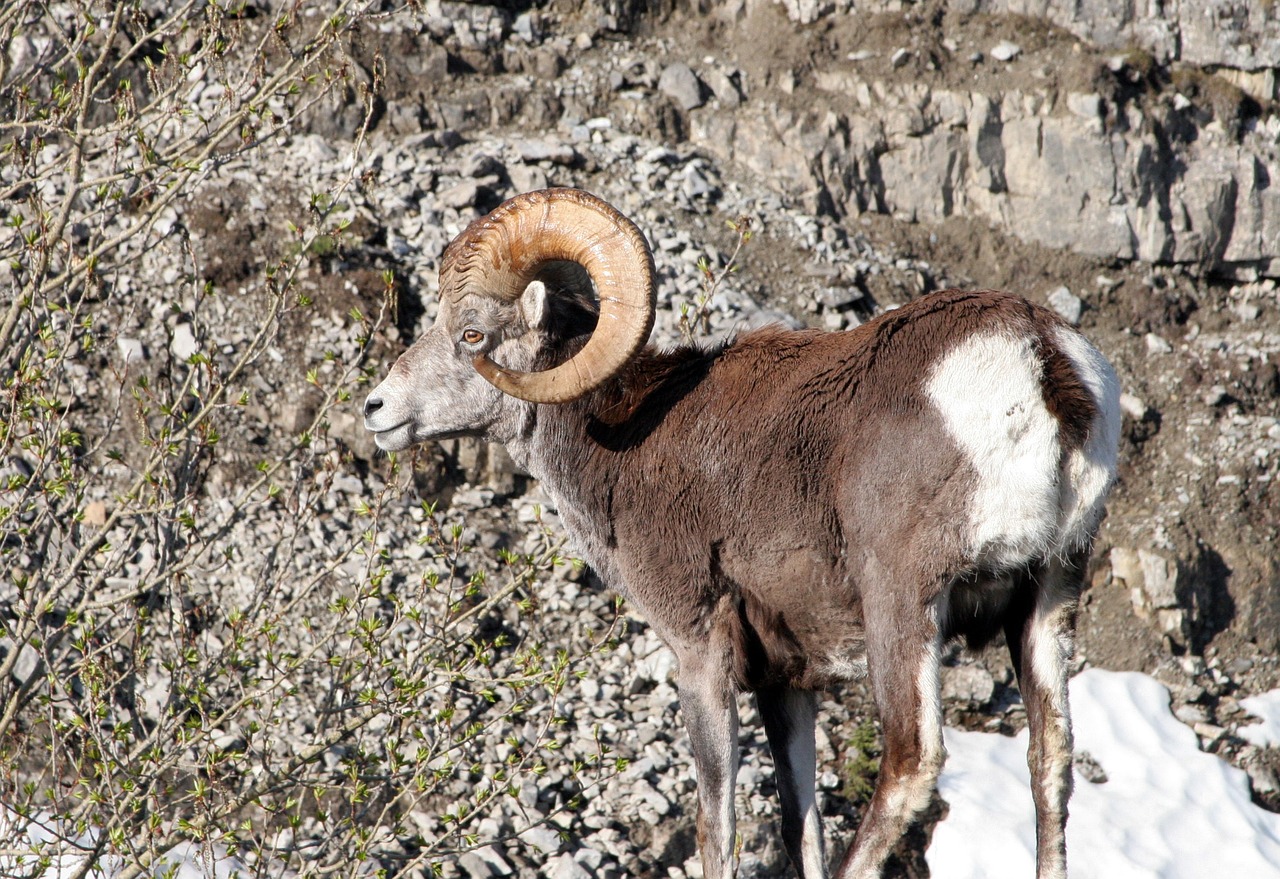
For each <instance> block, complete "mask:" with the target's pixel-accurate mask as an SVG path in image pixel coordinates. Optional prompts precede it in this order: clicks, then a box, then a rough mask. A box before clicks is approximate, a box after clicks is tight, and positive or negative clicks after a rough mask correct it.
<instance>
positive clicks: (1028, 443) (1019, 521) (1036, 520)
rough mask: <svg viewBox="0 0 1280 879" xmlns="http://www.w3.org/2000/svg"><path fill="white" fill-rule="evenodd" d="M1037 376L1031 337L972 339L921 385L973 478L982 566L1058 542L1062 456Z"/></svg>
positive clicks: (974, 529) (1022, 557)
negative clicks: (1056, 538)
mask: <svg viewBox="0 0 1280 879" xmlns="http://www.w3.org/2000/svg"><path fill="white" fill-rule="evenodd" d="M1042 371H1043V366H1042V364H1041V361H1040V358H1039V357H1038V356H1037V355H1036V351H1035V349H1034V348H1033V346H1032V340H1031V339H1030V338H1018V337H1012V336H1008V335H983V336H973V337H970V338H968V339H966V340H964V341H963V342H961V343H960V344H959V345H957V346H956V347H955V348H954V349H953V350H951V351H950V352H948V353H947V355H946V356H945V357H943V358H942V360H941V361H940V362H939V363H938V364H937V366H935V367H934V370H933V374H932V375H931V376H930V378H929V381H928V383H927V384H926V390H927V392H928V394H929V397H930V399H931V400H932V401H933V403H934V405H935V406H937V408H938V411H939V412H940V413H941V414H942V417H943V420H944V421H945V423H946V426H947V431H948V433H950V434H951V437H952V439H954V440H955V441H956V443H957V444H958V445H959V446H960V448H961V449H963V450H964V452H965V453H966V454H967V455H968V457H969V460H970V462H971V463H972V464H973V469H974V471H975V472H976V474H977V486H976V489H975V491H974V497H973V503H972V506H971V508H970V512H969V518H970V521H969V549H970V551H971V552H972V553H973V555H974V558H975V559H976V560H978V561H979V562H981V563H984V564H990V565H995V566H1005V565H1010V566H1012V565H1019V564H1024V563H1026V562H1027V561H1029V560H1030V559H1033V558H1035V557H1037V556H1042V555H1044V553H1045V552H1046V550H1048V549H1049V548H1050V547H1053V546H1054V544H1055V543H1056V542H1057V541H1056V540H1055V537H1056V536H1057V532H1058V526H1059V517H1060V515H1061V513H1060V510H1059V491H1058V484H1059V465H1060V463H1061V461H1060V458H1061V452H1060V446H1059V443H1058V422H1057V419H1055V418H1054V417H1053V415H1052V414H1051V413H1050V412H1049V410H1048V408H1046V407H1045V404H1044V397H1043V394H1042V393H1041V389H1040V377H1041V374H1042Z"/></svg>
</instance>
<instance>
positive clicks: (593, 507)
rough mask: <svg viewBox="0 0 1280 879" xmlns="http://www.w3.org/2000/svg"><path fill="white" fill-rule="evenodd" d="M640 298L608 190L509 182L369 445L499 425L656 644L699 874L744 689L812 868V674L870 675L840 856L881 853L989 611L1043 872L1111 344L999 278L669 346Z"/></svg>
mask: <svg viewBox="0 0 1280 879" xmlns="http://www.w3.org/2000/svg"><path fill="white" fill-rule="evenodd" d="M597 302H598V305H597V304H596V303H597ZM654 303H655V286H654V270H653V258H652V253H651V251H650V249H649V247H648V244H647V243H646V241H645V238H644V235H643V234H642V233H641V232H640V230H639V229H637V228H636V227H635V225H633V224H632V223H631V222H630V221H629V220H628V219H626V218H625V217H624V216H622V215H621V214H620V213H618V212H617V211H616V210H615V209H614V208H612V207H611V206H609V205H608V204H606V203H604V202H603V201H600V200H599V199H597V198H595V197H594V196H591V195H589V194H587V193H584V192H581V191H578V190H571V189H551V190H544V191H540V192H532V193H527V194H525V195H521V196H518V197H516V198H513V199H511V200H510V201H508V202H506V203H504V204H503V205H501V206H500V207H498V208H497V209H496V210H494V211H493V212H492V213H491V214H489V215H488V216H486V217H483V218H481V219H479V220H477V221H475V222H474V223H472V224H471V226H470V227H469V228H468V229H466V230H465V231H464V232H463V233H462V234H461V235H459V236H458V238H457V239H456V240H454V241H453V243H452V244H450V245H449V247H448V249H447V250H446V251H445V254H444V258H443V262H442V264H441V269H440V307H439V312H438V314H437V316H436V319H435V323H434V324H433V325H432V326H431V327H430V328H429V329H428V330H427V331H426V332H425V333H424V334H423V335H422V337H421V338H420V339H418V340H417V341H416V342H415V343H414V345H413V346H412V347H411V348H409V350H408V351H407V352H406V353H405V354H404V355H403V356H401V357H400V359H399V360H397V361H396V363H395V365H394V366H393V367H392V369H391V372H390V374H389V375H388V376H387V378H386V379H385V380H384V381H383V382H382V383H381V384H380V385H378V387H377V388H375V389H374V390H373V392H372V393H371V394H370V395H369V397H368V399H367V401H366V402H365V408H364V413H365V426H366V427H367V428H368V429H369V430H371V431H373V432H374V433H375V434H376V441H377V444H378V445H379V446H380V447H381V448H383V449H386V450H397V449H403V448H406V447H407V446H410V445H412V444H413V443H418V442H423V441H427V440H439V439H445V438H448V437H459V436H479V437H483V438H485V439H487V440H490V441H495V442H500V443H504V444H506V446H507V448H508V449H509V451H510V452H511V454H512V456H513V457H514V458H515V460H516V461H517V462H518V463H520V464H521V465H522V466H523V467H525V468H526V469H527V470H528V472H529V473H531V474H532V475H533V476H535V477H536V478H537V479H539V480H540V481H541V483H542V485H543V487H544V488H545V489H546V491H548V492H549V493H550V495H551V497H552V498H554V500H555V502H556V504H557V505H558V508H559V512H560V516H561V518H562V520H563V522H564V524H565V527H566V528H567V529H568V530H569V532H570V534H571V536H572V537H573V538H574V540H575V541H576V549H577V551H578V552H580V553H581V555H582V557H583V558H584V559H586V560H587V562H588V563H590V564H591V566H592V567H594V568H595V570H596V571H597V572H598V573H599V574H600V576H601V577H602V578H603V579H604V581H605V582H607V583H609V584H611V585H612V586H613V587H614V588H616V589H617V590H619V591H620V592H621V593H622V594H623V595H625V596H626V597H627V599H628V600H629V601H631V602H632V603H633V604H634V605H636V606H637V607H638V608H639V609H640V610H641V611H642V612H643V613H644V614H645V615H646V616H647V618H648V620H649V621H650V623H651V624H652V626H653V627H654V629H655V630H656V631H657V633H658V634H659V635H660V636H661V637H662V639H663V640H664V641H665V642H666V643H667V645H669V646H670V648H671V649H672V651H673V652H674V653H675V655H676V657H677V659H678V662H679V692H680V706H681V710H682V713H683V715H684V720H685V723H686V725H687V727H688V731H689V738H690V741H691V743H692V748H693V754H694V761H695V764H696V769H697V773H698V806H699V808H698V819H697V828H698V840H699V845H700V848H701V855H702V863H703V868H704V873H705V875H706V877H708V879H727V877H731V876H733V875H734V872H735V869H736V861H735V848H734V844H735V843H734V836H735V831H734V826H735V825H734V822H735V819H734V809H733V790H734V779H735V776H736V774H737V768H738V758H739V755H738V715H737V711H736V696H737V694H738V693H739V692H741V691H751V692H753V693H754V694H755V697H756V700H757V704H758V706H759V711H760V716H761V718H762V719H763V722H764V726H765V731H766V734H767V736H768V739H769V745H770V749H771V751H772V753H773V759H774V765H775V768H776V772H777V780H778V790H779V793H780V797H781V809H782V834H783V843H784V845H785V848H786V851H787V853H788V855H789V857H790V859H791V861H792V863H793V864H794V866H795V868H796V870H797V871H798V872H799V874H800V875H801V876H802V877H804V879H813V877H820V876H825V875H827V863H826V855H825V853H824V847H823V839H822V827H821V822H820V818H819V813H818V808H817V803H816V797H815V793H814V775H815V747H814V719H815V714H816V711H817V699H816V696H815V691H817V690H821V689H823V688H825V687H828V686H832V685H835V684H838V683H839V682H842V681H848V680H851V679H856V678H859V677H863V676H866V677H867V678H868V680H869V685H870V689H871V691H872V693H873V695H874V698H875V703H876V708H877V710H878V712H879V717H880V723H881V727H882V730H883V735H884V750H883V756H882V759H881V765H880V773H879V778H878V780H877V783H876V789H875V793H874V795H873V797H872V799H871V803H870V805H869V807H868V810H867V813H866V815H865V816H864V817H863V819H862V822H861V825H860V827H859V829H858V832H857V835H856V838H855V840H854V842H853V844H852V845H851V846H850V847H849V850H848V852H847V854H846V855H845V856H844V859H843V861H842V862H841V864H840V866H839V869H838V871H837V875H838V876H840V877H855V876H856V877H864V876H877V875H879V874H880V872H881V870H882V868H883V865H884V862H885V859H886V857H887V856H888V855H889V853H890V851H891V850H892V849H893V847H894V846H895V844H896V843H897V841H898V839H899V838H900V836H901V835H902V834H903V832H904V831H905V830H906V828H907V826H908V825H909V824H910V822H911V821H912V820H913V819H914V818H915V816H916V815H917V814H918V813H919V812H920V810H921V809H922V808H923V807H924V806H925V805H926V804H927V803H928V801H929V799H930V797H931V795H932V792H933V790H934V786H935V784H936V781H937V776H938V772H939V770H940V768H941V765H942V761H943V756H944V752H943V744H942V709H941V702H940V696H939V686H938V675H939V664H940V657H941V655H942V652H943V648H944V646H945V645H946V644H948V642H951V641H953V640H957V639H962V640H963V641H965V642H966V643H967V646H968V647H970V648H974V649H976V648H979V647H981V646H983V645H985V644H986V643H988V642H989V641H990V640H992V639H993V638H995V637H996V636H997V635H999V634H1003V635H1004V637H1005V639H1006V640H1007V642H1008V646H1009V650H1010V652H1011V654H1012V658H1013V662H1014V666H1015V669H1016V671H1017V676H1018V681H1019V685H1020V688H1021V691H1022V698H1023V701H1024V703H1025V705H1026V712H1027V723H1028V726H1029V727H1030V749H1029V755H1028V764H1029V766H1030V769H1031V778H1032V788H1033V790H1032V793H1033V798H1034V800H1035V807H1036V828H1037V843H1038V875H1039V876H1041V877H1063V876H1065V874H1066V841H1065V826H1066V818H1067V799H1068V797H1069V795H1070V790H1071V753H1072V752H1071V727H1070V721H1069V715H1068V710H1067V696H1066V692H1067V690H1066V676H1067V667H1068V664H1069V660H1070V657H1071V654H1072V650H1073V645H1074V632H1075V616H1076V606H1077V599H1078V597H1079V595H1080V591H1081V588H1082V582H1083V575H1084V569H1085V564H1086V560H1087V557H1088V553H1089V549H1090V545H1091V543H1092V540H1093V536H1094V534H1095V532H1096V530H1097V527H1098V524H1099V521H1100V520H1101V517H1102V513H1103V503H1104V500H1105V498H1106V495H1107V492H1108V490H1109V489H1110V487H1111V484H1112V482H1113V480H1114V476H1115V465H1116V447H1117V442H1118V435H1119V415H1118V412H1119V405H1118V398H1119V390H1118V386H1117V382H1116V378H1115V375H1114V373H1113V372H1112V370H1111V367H1110V366H1109V365H1108V363H1107V362H1106V360H1105V359H1104V358H1103V357H1102V356H1101V355H1100V354H1099V353H1098V352H1097V350H1095V349H1094V348H1093V347H1092V346H1091V345H1090V344H1089V343H1088V342H1087V341H1085V339H1084V338H1083V337H1082V336H1081V335H1079V334H1078V333H1077V332H1076V331H1074V330H1073V329H1072V328H1070V327H1069V326H1067V325H1066V324H1065V323H1063V322H1062V321H1061V320H1059V319H1058V318H1057V317H1056V316H1055V315H1053V314H1052V313H1050V312H1048V311H1046V310H1045V309H1043V308H1040V307H1038V306H1035V305H1033V304H1031V303H1029V302H1027V301H1026V300H1024V299H1021V298H1018V297H1015V296H1009V295H1005V294H1002V293H994V292H961V291H955V290H948V291H945V292H940V293H935V294H932V295H929V296H924V297H921V298H920V299H918V300H916V301H914V302H912V303H910V304H909V305H906V306H903V307H902V308H898V309H896V310H893V311H889V312H887V313H885V314H883V315H881V316H880V317H878V318H876V319H875V320H872V321H869V322H868V323H866V324H864V325H862V326H860V327H858V328H857V329H854V330H851V331H849V332H842V333H825V332H818V331H806V330H800V331H789V330H783V329H779V328H766V329H760V330H754V331H751V332H744V333H742V334H741V335H740V336H738V338H737V339H736V340H734V341H731V342H727V343H725V344H721V345H717V346H714V347H710V348H698V347H686V348H679V349H677V350H674V351H667V352H659V351H656V350H654V349H652V348H645V347H644V346H645V343H646V341H647V339H648V336H649V332H650V330H651V329H652V326H653V316H654Z"/></svg>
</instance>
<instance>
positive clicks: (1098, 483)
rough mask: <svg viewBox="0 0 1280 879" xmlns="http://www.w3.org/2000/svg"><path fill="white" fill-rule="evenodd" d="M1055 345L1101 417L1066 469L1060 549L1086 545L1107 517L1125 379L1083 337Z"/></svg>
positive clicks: (1060, 337) (1070, 336) (1063, 335)
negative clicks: (1105, 508)
mask: <svg viewBox="0 0 1280 879" xmlns="http://www.w3.org/2000/svg"><path fill="white" fill-rule="evenodd" d="M1054 341H1055V342H1057V343H1058V345H1059V346H1061V348H1062V352H1063V353H1064V354H1066V355H1067V358H1068V359H1069V360H1070V361H1071V365H1072V366H1074V367H1075V371H1076V375H1078V376H1079V377H1080V381H1081V382H1083V383H1084V386H1085V387H1086V388H1088V389H1089V393H1090V394H1091V395H1092V396H1093V400H1094V404H1095V405H1096V406H1097V409H1098V411H1097V413H1096V414H1095V415H1094V418H1093V423H1092V424H1091V425H1089V439H1088V440H1086V441H1085V444H1084V448H1083V449H1077V450H1076V451H1074V452H1072V453H1071V455H1070V457H1068V459H1067V462H1066V467H1065V468H1064V476H1065V477H1066V478H1065V479H1064V481H1063V488H1062V521H1061V524H1060V525H1059V534H1060V539H1059V545H1058V546H1056V547H1055V549H1058V550H1065V549H1075V548H1079V547H1082V546H1084V545H1085V543H1087V542H1088V540H1089V538H1090V537H1092V536H1093V531H1094V529H1095V528H1097V527H1098V522H1099V521H1101V519H1102V505H1103V502H1104V501H1105V500H1106V497H1107V491H1108V490H1109V489H1110V488H1111V483H1112V482H1113V481H1114V480H1115V476H1116V452H1117V447H1118V445H1119V442H1120V380H1119V379H1117V378H1116V374H1115V371H1114V370H1113V369H1112V368H1111V364H1110V363H1108V362H1107V360H1106V358H1105V357H1103V356H1102V355H1101V354H1099V353H1098V350H1097V349H1096V348H1094V347H1093V346H1092V345H1090V344H1089V343H1088V342H1087V341H1086V340H1085V338H1084V337H1083V336H1081V335H1080V334H1079V333H1076V332H1073V331H1071V330H1068V329H1066V328H1059V329H1058V330H1057V331H1056V332H1055V333H1054Z"/></svg>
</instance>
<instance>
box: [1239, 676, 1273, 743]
mask: <svg viewBox="0 0 1280 879" xmlns="http://www.w3.org/2000/svg"><path fill="white" fill-rule="evenodd" d="M1240 707H1241V708H1243V709H1244V710H1245V711H1247V712H1249V713H1250V714H1252V715H1253V716H1254V717H1257V718H1261V720H1262V723H1255V724H1251V725H1249V726H1242V727H1240V729H1239V730H1237V731H1236V734H1237V735H1239V736H1240V738H1242V739H1244V740H1245V741H1246V742H1250V743H1251V744H1254V745H1257V746H1258V747H1259V748H1275V747H1280V690H1272V691H1271V692H1269V693H1262V694H1261V695H1258V696H1250V697H1249V698H1247V699H1241V700H1240Z"/></svg>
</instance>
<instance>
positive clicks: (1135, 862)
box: [926, 669, 1280, 879]
mask: <svg viewBox="0 0 1280 879" xmlns="http://www.w3.org/2000/svg"><path fill="white" fill-rule="evenodd" d="M1272 695H1273V694H1267V696H1268V697H1270V696H1272ZM1256 698H1258V699H1264V698H1265V697H1256ZM1246 701H1253V700H1246ZM1242 704H1243V703H1242ZM1261 707H1266V708H1268V710H1271V709H1274V710H1275V711H1276V712H1277V713H1276V714H1275V715H1273V716H1274V717H1276V718H1277V721H1278V722H1280V698H1276V699H1270V700H1268V701H1266V702H1264V704H1263V706H1261ZM1248 710H1250V711H1253V709H1252V708H1249V709H1248ZM1071 712H1072V717H1073V720H1074V726H1075V739H1076V741H1075V746H1076V750H1077V751H1078V752H1079V751H1087V752H1088V753H1089V754H1090V755H1092V757H1093V758H1094V759H1095V760H1096V761H1097V763H1098V764H1099V765H1100V766H1101V767H1102V770H1103V771H1104V772H1105V773H1106V775H1107V778H1108V780H1107V781H1106V782H1105V783H1102V784H1091V783H1090V782H1089V781H1087V780H1086V779H1085V778H1084V777H1083V776H1081V775H1080V774H1079V773H1078V772H1077V773H1076V778H1075V794H1074V796H1073V797H1072V798H1071V819H1070V820H1069V821H1068V822H1067V863H1068V870H1069V874H1070V876H1072V877H1075V879H1087V877H1100V876H1105V877H1108V879H1203V877H1205V876H1241V877H1243V876H1250V877H1280V815H1275V814H1272V813H1270V812H1267V811H1265V810H1263V809H1260V808H1258V807H1257V806H1255V805H1253V803H1252V802H1251V801H1250V799H1249V780H1248V777H1247V776H1246V775H1245V773H1243V772H1241V771H1240V770H1239V769H1236V768H1234V767H1232V766H1231V765H1229V764H1228V763H1226V762H1224V761H1222V760H1219V759H1218V758H1217V757H1214V756H1213V755H1212V754H1206V753H1204V752H1203V751H1201V750H1200V749H1199V748H1198V747H1197V741H1196V735H1195V733H1194V732H1192V731H1191V730H1190V729H1188V728H1187V727H1186V726H1185V725H1184V724H1182V723H1181V722H1179V721H1178V720H1177V719H1176V718H1175V717H1174V716H1173V715H1172V714H1171V713H1170V711H1169V691H1168V690H1167V689H1165V687H1164V686H1163V685H1161V684H1160V683H1158V682H1157V681H1155V680H1153V679H1152V678H1150V677H1147V676H1146V675H1141V674H1135V673H1131V672H1108V671H1102V670H1098V669H1091V670H1089V671H1086V672H1084V673H1082V674H1080V675H1078V676H1077V677H1075V678H1074V679H1072V681H1071ZM1260 716H1261V715H1260ZM1271 724H1272V721H1270V720H1268V724H1264V725H1271ZM1272 729H1273V730H1274V729H1276V727H1274V726H1273V727H1272ZM944 735H945V739H946V745H947V751H948V752H949V754H950V756H949V757H948V759H947V765H946V768H945V769H944V770H943V773H942V777H941V779H940V780H939V782H938V789H939V791H940V792H941V794H942V796H943V798H944V799H945V800H946V801H947V802H948V803H949V804H950V807H951V810H950V813H949V814H948V816H947V818H946V820H944V821H942V822H941V823H940V824H938V826H937V828H936V830H935V831H934V834H933V842H932V844H931V845H930V847H929V851H928V853H927V855H926V857H927V860H928V862H929V870H930V872H931V873H932V875H933V876H934V879H1004V877H1009V879H1014V877H1018V879H1025V877H1028V876H1033V875H1035V835H1036V834H1035V812H1034V809H1033V807H1032V805H1031V791H1030V777H1029V775H1028V773H1027V765H1026V753H1027V734H1026V733H1025V732H1023V733H1022V734H1020V735H1018V736H1016V737H1014V738H1008V737H1005V736H999V735H994V734H989V733H975V732H963V731H958V730H952V729H948V730H946V731H945V733H944Z"/></svg>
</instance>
